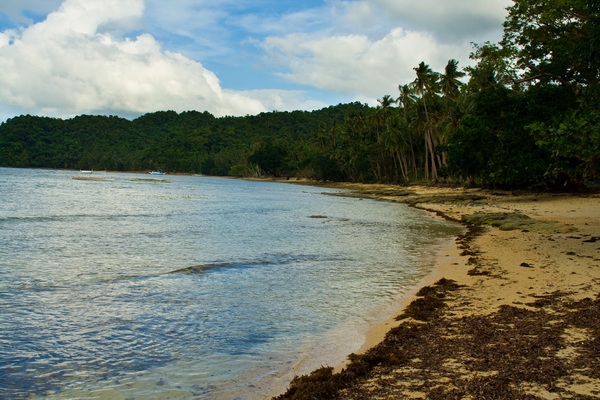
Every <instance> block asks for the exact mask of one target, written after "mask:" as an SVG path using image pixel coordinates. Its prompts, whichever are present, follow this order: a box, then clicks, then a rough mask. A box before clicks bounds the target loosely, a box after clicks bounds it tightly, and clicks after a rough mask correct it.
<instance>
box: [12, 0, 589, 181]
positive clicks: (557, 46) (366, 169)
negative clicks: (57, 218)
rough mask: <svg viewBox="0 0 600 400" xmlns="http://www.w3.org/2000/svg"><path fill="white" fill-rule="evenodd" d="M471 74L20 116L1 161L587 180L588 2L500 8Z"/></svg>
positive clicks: (357, 177) (537, 1) (426, 71)
mask: <svg viewBox="0 0 600 400" xmlns="http://www.w3.org/2000/svg"><path fill="white" fill-rule="evenodd" d="M471 58H472V59H473V60H475V61H476V65H475V66H473V67H467V68H464V69H460V68H459V66H458V62H457V61H455V60H449V61H448V63H447V65H446V67H445V69H444V71H439V72H438V71H433V70H432V69H431V68H430V67H429V65H427V64H426V62H421V63H420V64H419V65H418V66H415V67H414V72H415V75H414V76H415V79H414V81H413V82H411V83H409V84H405V85H401V86H399V87H398V92H397V93H389V94H382V98H381V99H380V100H379V105H378V106H377V107H368V106H366V105H364V104H359V103H352V104H340V105H338V106H335V107H329V108H325V109H322V110H318V111H312V112H305V111H295V112H272V113H263V114H259V115H256V116H246V117H225V118H215V117H214V116H212V115H211V114H209V113H207V112H203V113H201V112H184V113H181V114H177V113H175V112H170V111H166V112H156V113H152V114H147V115H144V116H142V117H140V118H138V119H136V120H133V121H128V120H125V119H122V118H117V117H101V116H79V117H76V118H73V119H69V120H60V119H51V118H41V117H32V116H22V117H17V118H13V119H10V120H8V121H7V122H5V123H4V124H2V125H1V126H0V166H10V167H46V168H72V169H80V168H85V169H95V170H104V169H107V170H117V171H123V170H148V169H161V170H166V171H168V172H189V173H192V172H194V173H200V172H201V173H204V174H210V175H235V176H248V175H263V174H269V175H278V176H282V175H296V176H305V177H309V178H314V179H328V180H351V181H358V182H398V183H404V182H410V181H427V182H436V181H439V180H449V179H452V180H454V181H456V180H466V181H470V182H475V183H481V184H484V185H493V186H512V187H515V186H525V185H530V184H533V183H541V182H543V183H545V184H546V185H552V186H555V187H561V188H565V187H573V188H581V187H582V185H584V184H585V182H586V181H596V182H598V181H600V2H598V1H597V0H572V1H568V2H567V1H563V0H513V5H512V6H511V7H509V8H508V16H507V18H506V21H505V22H504V36H503V39H502V40H501V41H500V42H499V43H496V44H491V43H485V44H483V45H475V46H474V52H473V54H472V55H471Z"/></svg>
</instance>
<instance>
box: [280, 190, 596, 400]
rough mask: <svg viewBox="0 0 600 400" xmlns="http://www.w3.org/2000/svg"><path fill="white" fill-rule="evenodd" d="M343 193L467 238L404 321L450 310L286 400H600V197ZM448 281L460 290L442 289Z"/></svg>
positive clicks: (390, 333) (410, 324)
mask: <svg viewBox="0 0 600 400" xmlns="http://www.w3.org/2000/svg"><path fill="white" fill-rule="evenodd" d="M339 187H344V188H348V189H353V190H356V193H357V195H360V196H367V197H375V198H382V199H385V200H388V201H395V202H402V203H408V204H411V205H412V206H414V207H417V208H421V209H424V210H428V211H430V212H432V213H435V214H436V215H438V216H439V217H440V218H448V219H453V220H457V221H462V222H463V223H465V226H468V227H469V231H468V233H467V234H465V235H464V236H462V237H459V238H457V240H456V242H455V243H454V244H453V245H452V246H449V247H446V248H443V249H441V250H440V254H439V258H438V263H437V265H436V266H435V268H434V270H433V272H432V273H431V274H430V275H429V276H427V277H426V278H425V279H424V280H423V281H422V282H421V283H420V285H419V286H420V287H424V286H428V287H430V288H431V287H434V290H433V297H427V296H425V297H424V296H423V293H422V292H421V293H420V295H419V296H417V290H416V289H418V288H416V289H415V290H414V291H413V292H411V293H409V294H408V295H407V296H406V297H405V298H404V299H403V300H402V301H400V302H399V303H398V308H397V314H401V313H402V312H403V310H406V309H407V306H408V308H409V309H410V308H411V307H410V305H411V304H412V303H414V302H415V300H418V299H424V300H427V301H429V300H431V299H432V298H434V300H435V298H437V299H441V301H439V302H434V303H435V304H438V303H439V304H441V307H440V308H438V309H436V310H434V311H433V314H431V315H430V316H428V317H426V318H425V319H421V318H420V317H419V315H418V314H415V315H408V316H407V317H406V318H404V319H401V320H399V321H397V320H396V319H390V320H388V321H386V322H385V323H383V324H380V325H379V326H376V327H373V328H372V329H371V330H370V332H369V335H368V337H367V340H366V341H365V344H364V345H363V347H362V348H361V351H360V353H361V355H360V356H358V357H353V360H354V361H353V362H352V363H350V364H349V365H348V363H345V364H343V365H338V366H337V368H336V369H335V370H334V371H332V372H333V373H332V372H331V371H318V372H316V373H314V374H313V377H314V378H315V379H314V382H312V381H311V382H310V383H309V384H308V386H311V388H309V389H306V387H307V384H306V380H305V382H304V383H305V384H304V387H305V389H306V390H305V391H304V392H302V391H301V390H300V389H299V388H300V387H301V386H302V385H296V386H292V390H290V391H288V393H287V394H286V395H285V396H282V397H281V398H306V397H303V396H306V395H307V393H310V395H313V394H315V393H321V394H322V395H323V397H318V396H316V397H315V398H343V399H367V398H381V399H387V398H407V399H425V398H428V399H453V398H456V399H461V398H468V399H477V398H494V399H511V398H523V399H559V398H560V399H562V398H573V399H597V398H600V195H599V194H597V193H596V194H584V195H569V194H552V193H532V192H517V193H513V192H508V191H490V190H482V189H463V188H444V187H422V186H410V187H407V188H403V187H397V186H385V185H339ZM465 219H466V220H468V221H470V222H474V223H475V224H469V223H466V222H465V221H464V220H465ZM489 224H492V225H496V226H491V225H489ZM441 278H445V279H447V280H452V281H454V282H456V284H457V285H458V287H452V288H447V287H445V286H439V287H438V286H435V285H434V283H436V282H438V281H439V280H440V279H441ZM455 286H456V285H455ZM413 308H414V307H413ZM319 382H320V383H319ZM294 393H295V396H296V397H294ZM303 393H304V394H303Z"/></svg>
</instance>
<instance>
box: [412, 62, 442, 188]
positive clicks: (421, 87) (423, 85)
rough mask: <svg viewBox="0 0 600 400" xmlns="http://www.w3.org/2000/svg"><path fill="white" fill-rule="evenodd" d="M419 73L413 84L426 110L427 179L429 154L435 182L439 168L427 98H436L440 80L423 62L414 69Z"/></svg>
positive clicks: (427, 176) (427, 174)
mask: <svg viewBox="0 0 600 400" xmlns="http://www.w3.org/2000/svg"><path fill="white" fill-rule="evenodd" d="M413 69H414V70H415V72H416V73H417V78H416V79H415V81H414V82H413V85H414V88H415V91H416V92H417V94H419V95H421V99H422V101H423V108H424V109H425V126H424V130H425V177H426V179H429V165H428V159H427V156H428V154H429V155H430V156H431V175H432V178H433V179H434V180H435V179H437V167H436V165H435V155H434V153H435V152H434V150H435V144H434V138H433V129H432V126H431V123H430V119H429V112H428V110H427V98H428V97H433V96H435V93H436V84H437V80H438V74H436V73H434V72H433V71H432V70H431V68H429V65H427V64H425V62H423V61H421V63H420V64H419V66H418V67H417V68H413Z"/></svg>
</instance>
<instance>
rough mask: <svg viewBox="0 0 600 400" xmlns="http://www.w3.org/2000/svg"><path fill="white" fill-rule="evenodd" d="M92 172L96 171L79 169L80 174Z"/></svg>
mask: <svg viewBox="0 0 600 400" xmlns="http://www.w3.org/2000/svg"><path fill="white" fill-rule="evenodd" d="M92 172H94V171H92V170H91V169H82V170H79V173H80V174H91V173H92Z"/></svg>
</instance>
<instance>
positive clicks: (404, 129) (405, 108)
mask: <svg viewBox="0 0 600 400" xmlns="http://www.w3.org/2000/svg"><path fill="white" fill-rule="evenodd" d="M398 90H399V91H400V97H398V99H397V100H396V101H397V102H398V105H399V106H400V107H401V109H402V116H401V124H400V128H401V129H400V135H402V133H404V135H403V139H404V143H405V144H407V145H408V147H409V149H410V153H411V157H412V170H413V177H414V178H416V177H417V158H416V156H415V146H414V144H413V140H412V136H413V135H412V132H411V129H410V125H411V123H410V121H409V117H408V116H409V113H410V112H411V111H412V109H413V107H414V106H415V104H416V102H417V99H416V96H415V90H414V87H413V86H411V85H403V86H398ZM407 170H408V168H407ZM407 172H408V171H407Z"/></svg>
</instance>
